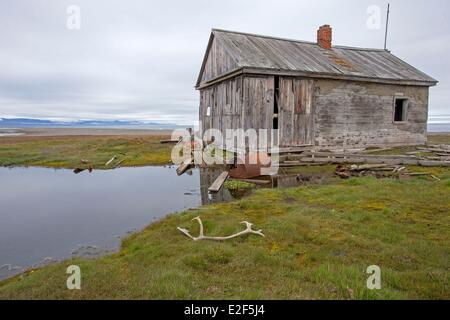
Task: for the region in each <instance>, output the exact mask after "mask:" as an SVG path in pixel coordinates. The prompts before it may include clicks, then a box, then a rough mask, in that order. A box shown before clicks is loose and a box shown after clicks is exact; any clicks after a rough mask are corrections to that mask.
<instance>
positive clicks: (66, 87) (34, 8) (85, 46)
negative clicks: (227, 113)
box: [0, 0, 450, 124]
mask: <svg viewBox="0 0 450 320" xmlns="http://www.w3.org/2000/svg"><path fill="white" fill-rule="evenodd" d="M390 2H391V7H392V11H391V25H390V33H389V48H390V49H391V50H392V52H393V53H394V54H396V55H398V56H399V57H400V58H402V59H404V60H406V61H407V62H409V63H411V64H413V65H414V66H417V67H418V68H420V69H422V70H423V71H425V72H426V73H428V74H430V75H431V76H433V77H435V78H437V79H438V80H440V84H439V85H438V86H437V87H436V88H432V90H431V96H430V114H432V115H439V114H450V111H449V110H448V104H449V102H450V101H449V100H450V93H449V89H450V88H449V83H450V73H449V72H448V71H449V64H450V62H449V61H448V59H447V58H446V56H447V54H448V52H449V49H450V41H449V40H450V39H449V37H450V35H449V30H450V28H449V21H450V17H449V9H450V4H449V3H448V1H446V0H435V1H432V2H430V1H424V0H420V1H414V2H412V1H407V0H392V1H390ZM72 4H75V5H79V6H80V8H81V30H79V31H70V30H68V29H67V28H66V19H67V14H66V8H67V6H68V5H72ZM373 4H375V5H379V6H380V7H381V9H382V15H383V21H382V26H383V25H384V9H385V5H386V2H384V1H365V0H364V1H361V0H358V1H356V0H349V1H332V0H328V1H325V0H323V1H314V2H311V1H308V2H306V1H298V0H281V1H275V0H271V1H269V0H259V1H256V0H240V1H237V0H232V1H211V0H209V1H207V0H203V1H200V0H194V1H181V0H178V1H175V0H172V1H144V0H132V1H118V0H96V1H92V0H71V1H67V0H58V1H56V0H54V1H46V0H33V1H32V0H28V1H26V0H3V1H2V2H1V4H0V21H1V23H2V27H1V28H0V39H1V47H0V117H5V116H9V117H11V116H26V117H45V118H58V119H61V118H63V119H142V120H160V121H169V122H173V121H175V122H177V123H183V124H184V123H192V122H193V121H195V120H196V119H197V107H198V93H197V92H196V91H195V90H194V88H193V86H194V83H195V80H196V78H197V75H198V71H199V68H200V64H201V61H202V58H203V54H204V50H205V48H206V44H207V41H208V38H209V32H210V29H211V28H212V27H217V28H224V29H231V30H239V31H245V32H253V33H261V34H268V35H274V36H281V37H286V38H297V39H304V40H310V41H314V40H315V32H316V29H317V27H318V26H319V25H321V24H324V23H329V24H331V25H332V26H333V29H334V34H333V38H334V39H333V42H334V43H336V44H341V45H351V46H365V47H381V46H382V45H383V38H384V30H383V27H382V28H381V29H379V30H369V29H367V27H366V20H367V13H366V10H367V8H368V6H369V5H373Z"/></svg>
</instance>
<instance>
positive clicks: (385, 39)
mask: <svg viewBox="0 0 450 320" xmlns="http://www.w3.org/2000/svg"><path fill="white" fill-rule="evenodd" d="M389 6H390V4H389V3H388V5H387V14H386V32H385V34H384V50H387V36H388V27H389Z"/></svg>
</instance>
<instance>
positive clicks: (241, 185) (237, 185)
mask: <svg viewBox="0 0 450 320" xmlns="http://www.w3.org/2000/svg"><path fill="white" fill-rule="evenodd" d="M223 185H224V187H225V188H227V189H229V190H239V189H252V188H255V187H256V185H255V184H254V183H249V182H246V181H239V180H226V181H225V182H224V184H223Z"/></svg>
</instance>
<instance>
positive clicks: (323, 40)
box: [317, 24, 332, 50]
mask: <svg viewBox="0 0 450 320" xmlns="http://www.w3.org/2000/svg"><path fill="white" fill-rule="evenodd" d="M331 34H332V29H331V27H330V26H329V25H328V24H325V25H323V26H321V27H320V28H319V30H317V44H318V45H319V46H321V47H322V48H324V49H327V50H330V49H331Z"/></svg>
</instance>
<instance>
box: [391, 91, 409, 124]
mask: <svg viewBox="0 0 450 320" xmlns="http://www.w3.org/2000/svg"><path fill="white" fill-rule="evenodd" d="M398 100H402V101H403V102H402V120H395V114H396V109H397V101H398ZM410 101H411V100H410V99H409V98H408V97H404V96H400V95H398V96H395V97H394V101H393V106H392V122H393V123H394V124H401V123H406V122H408V111H409V110H408V109H409V106H410Z"/></svg>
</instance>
